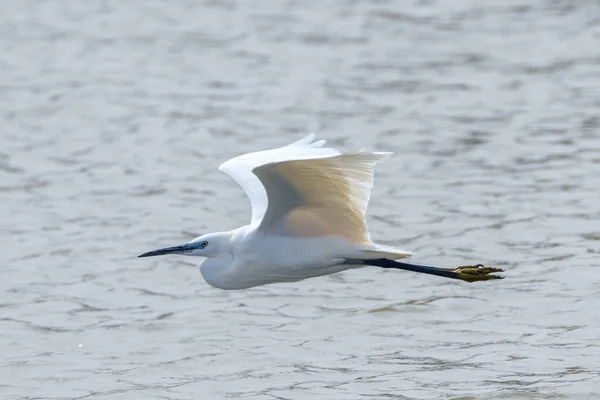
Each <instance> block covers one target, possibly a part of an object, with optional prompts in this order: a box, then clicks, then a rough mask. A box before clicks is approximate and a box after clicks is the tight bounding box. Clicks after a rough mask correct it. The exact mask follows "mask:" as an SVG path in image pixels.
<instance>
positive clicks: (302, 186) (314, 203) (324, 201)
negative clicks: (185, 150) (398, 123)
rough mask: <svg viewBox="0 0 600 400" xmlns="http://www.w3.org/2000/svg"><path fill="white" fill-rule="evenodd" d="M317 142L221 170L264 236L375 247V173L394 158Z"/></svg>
mask: <svg viewBox="0 0 600 400" xmlns="http://www.w3.org/2000/svg"><path fill="white" fill-rule="evenodd" d="M313 139H314V136H313V135H311V136H308V137H306V138H304V139H302V140H300V141H298V142H295V143H293V144H291V145H289V146H285V147H281V148H279V149H274V150H268V151H264V152H258V153H251V154H247V155H244V156H241V157H237V158H234V159H233V160H230V161H228V162H226V163H225V164H223V165H222V166H221V167H220V169H221V170H222V171H223V172H225V173H227V175H229V176H231V177H232V178H233V179H234V180H235V181H236V182H238V184H239V185H240V186H241V187H242V188H243V189H244V191H245V192H246V194H247V195H248V197H249V198H250V201H251V203H252V223H253V224H256V225H257V226H258V229H260V230H263V231H268V232H277V233H279V234H282V235H286V236H296V237H316V236H341V237H345V238H347V239H348V240H350V241H352V242H354V243H370V237H369V233H368V230H367V225H366V222H365V213H366V210H367V205H368V202H369V198H370V195H371V188H372V187H373V170H374V167H375V164H376V163H377V162H379V161H381V160H382V159H384V158H385V157H387V156H388V155H389V154H391V153H368V152H356V153H348V154H342V153H340V152H339V151H337V150H335V149H332V148H323V147H322V146H323V145H324V144H325V143H324V141H317V142H313Z"/></svg>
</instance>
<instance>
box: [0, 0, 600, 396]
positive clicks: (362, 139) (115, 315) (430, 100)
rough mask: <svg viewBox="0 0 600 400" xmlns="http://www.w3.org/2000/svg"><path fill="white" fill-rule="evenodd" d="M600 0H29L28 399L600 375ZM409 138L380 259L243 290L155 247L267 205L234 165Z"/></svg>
mask: <svg viewBox="0 0 600 400" xmlns="http://www.w3.org/2000/svg"><path fill="white" fill-rule="evenodd" d="M599 22H600V7H599V6H598V3H597V2H596V1H586V0H581V1H550V0H528V1H527V0H514V1H507V0H502V1H501V0H490V1H485V2H481V1H467V0H462V1H453V2H443V1H435V0H421V1H372V2H369V1H349V2H332V1H329V2H320V1H304V2H291V1H288V2H285V1H275V2H261V1H256V0H255V1H245V2H242V1H185V0H177V1H176V0H172V1H170V2H162V1H157V0H155V1H130V2H117V1H103V2H94V1H51V0H44V1H42V0H18V1H17V0H8V1H5V2H4V3H3V7H2V13H0V32H1V34H0V46H1V49H2V55H1V56H0V67H1V71H2V73H1V74H0V89H1V91H0V93H1V95H0V135H1V136H0V138H1V146H0V199H1V201H2V207H0V221H2V224H1V225H0V239H1V242H2V244H3V247H2V250H3V251H2V252H0V267H1V268H0V293H1V297H0V322H1V325H0V326H1V335H0V352H1V353H2V360H1V361H0V394H2V396H1V397H2V398H7V399H111V400H112V399H127V400H129V399H178V400H179V399H182V400H183V399H220V398H236V399H238V398H243V399H253V400H258V399H260V400H263V399H265V400H267V399H382V398H393V399H463V400H466V399H548V398H574V399H588V398H589V399H592V398H595V396H596V394H597V393H598V392H600V372H599V371H600V348H599V343H598V338H599V337H600V313H599V312H598V309H600V300H599V298H600V274H599V271H598V259H599V253H600V227H599V221H600V200H599V191H598V187H599V185H600V128H599V126H600V116H599V111H598V110H600V66H599V65H600V30H599V28H598V26H599ZM313 130H318V131H319V132H320V136H321V137H324V138H326V139H328V140H330V142H331V143H333V144H334V145H336V146H339V147H340V148H342V149H344V150H354V149H357V148H368V149H376V150H392V151H394V152H395V156H394V157H393V158H391V159H389V160H387V161H386V162H385V163H383V164H381V165H380V167H379V168H378V170H377V184H376V187H375V189H374V193H373V198H372V202H371V206H370V209H369V225H370V228H371V230H372V236H373V237H374V238H375V239H377V240H380V241H381V242H383V243H387V244H390V245H395V246H398V247H401V248H406V249H410V250H413V251H415V252H416V253H417V255H416V256H415V262H420V263H429V264H432V265H439V266H448V267H449V266H455V265H462V264H472V263H477V262H482V263H485V264H489V265H495V266H500V267H502V268H505V269H506V270H507V272H506V277H507V279H505V280H503V281H496V282H484V283H481V284H466V283H462V282H455V281H449V280H445V279H441V278H436V277H431V276H424V275H419V274H414V273H410V272H401V271H386V270H378V269H376V268H367V269H362V270H357V271H349V272H344V273H341V274H337V275H333V276H329V277H324V278H318V279H312V280H307V281H304V282H300V283H295V284H280V285H271V286H264V287H260V288H256V289H252V290H246V291H240V292H226V291H220V290H217V289H214V288H211V287H209V286H208V285H207V284H206V283H204V282H203V280H202V278H201V276H200V275H199V273H198V269H197V262H198V260H196V259H191V258H183V257H162V258H156V259H143V260H140V259H137V258H135V256H136V255H137V254H139V253H141V252H143V251H147V250H151V249H154V248H157V247H161V246H167V245H174V244H178V243H181V242H184V241H186V240H188V239H190V238H191V237H193V236H196V235H197V234H200V233H203V232H209V231H214V230H225V229H232V228H235V227H237V226H240V225H242V224H245V223H246V222H247V221H248V220H249V204H248V203H247V201H246V200H245V198H244V197H243V193H242V191H241V190H240V189H239V188H238V187H237V186H235V184H234V183H233V182H232V181H230V180H229V179H228V178H227V177H226V176H224V175H222V174H221V173H220V172H219V171H218V170H217V166H218V165H219V163H221V162H222V161H224V160H227V159H228V158H230V157H233V156H235V155H238V154H240V153H243V152H247V151H252V150H258V149H263V148H268V147H276V146H280V145H284V144H287V143H289V142H291V141H293V140H297V139H298V138H300V137H302V136H303V135H304V134H306V133H307V132H309V131H313Z"/></svg>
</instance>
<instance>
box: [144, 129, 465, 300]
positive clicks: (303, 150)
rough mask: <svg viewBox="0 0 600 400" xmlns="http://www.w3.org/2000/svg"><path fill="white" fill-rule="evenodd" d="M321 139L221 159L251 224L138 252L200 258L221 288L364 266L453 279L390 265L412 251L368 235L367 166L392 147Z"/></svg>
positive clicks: (208, 278) (369, 181)
mask: <svg viewBox="0 0 600 400" xmlns="http://www.w3.org/2000/svg"><path fill="white" fill-rule="evenodd" d="M324 145H325V141H324V140H317V141H315V140H314V135H309V136H307V137H305V138H303V139H301V140H299V141H297V142H294V143H292V144H290V145H287V146H284V147H280V148H276V149H272V150H265V151H259V152H255V153H249V154H244V155H241V156H239V157H235V158H233V159H231V160H229V161H227V162H225V163H223V164H222V165H221V166H220V167H219V169H220V170H221V171H222V172H224V173H225V174H226V175H228V176H229V177H230V178H232V179H233V180H234V181H235V182H237V183H238V184H239V185H240V186H241V187H242V189H243V190H244V191H245V192H246V195H247V196H248V198H249V199H250V202H251V204H252V218H251V221H250V224H249V225H246V226H243V227H241V228H238V229H235V230H233V231H229V232H217V233H211V234H207V235H203V236H200V237H198V238H196V239H194V240H192V241H191V242H189V243H186V244H184V245H181V246H174V247H168V248H164V249H159V250H154V251H151V252H148V253H144V254H142V255H140V257H149V256H156V255H163V254H183V255H189V256H202V257H206V260H205V261H204V262H203V263H202V265H201V269H200V270H201V273H202V276H203V277H204V279H205V280H206V281H207V282H208V283H209V284H210V285H212V286H215V287H218V288H221V289H246V288H250V287H253V286H258V285H264V284H268V283H276V282H291V281H298V280H302V279H306V278H311V277H315V276H321V275H327V274H331V273H335V272H339V271H343V270H346V269H350V268H357V267H362V266H364V265H369V264H370V265H377V266H381V267H384V268H400V269H410V270H413V271H417V272H425V273H430V274H434V275H442V276H447V277H455V276H452V275H450V274H451V273H449V272H447V271H446V270H442V269H436V268H434V267H422V266H416V267H415V266H412V265H409V264H402V263H395V264H394V261H393V260H396V259H401V258H406V257H410V256H411V255H412V253H411V252H409V251H404V250H399V249H395V248H390V247H385V246H380V245H377V244H375V243H373V242H372V241H371V238H370V235H369V231H368V229H367V224H366V221H365V214H366V211H367V205H368V203H369V198H370V195H371V189H372V187H373V180H374V179H373V170H374V167H375V165H376V164H377V163H378V162H379V161H381V160H383V159H384V158H386V157H388V156H389V155H390V154H391V153H383V152H366V151H358V152H353V153H342V152H340V151H339V150H336V149H334V148H330V147H324ZM407 266H408V267H407ZM440 271H441V272H440ZM458 279H462V278H458Z"/></svg>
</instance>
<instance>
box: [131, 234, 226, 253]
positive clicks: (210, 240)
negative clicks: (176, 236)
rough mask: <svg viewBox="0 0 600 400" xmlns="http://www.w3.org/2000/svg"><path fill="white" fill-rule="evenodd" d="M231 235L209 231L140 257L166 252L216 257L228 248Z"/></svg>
mask: <svg viewBox="0 0 600 400" xmlns="http://www.w3.org/2000/svg"><path fill="white" fill-rule="evenodd" d="M228 243H229V236H228V235H226V234H225V233H221V232H219V233H208V234H206V235H202V236H199V237H197V238H196V239H194V240H192V241H191V242H188V243H185V244H182V245H179V246H172V247H165V248H162V249H158V250H152V251H149V252H147V253H143V254H140V255H139V256H138V257H152V256H162V255H165V254H182V255H184V256H200V257H216V256H218V255H219V254H220V253H222V252H224V251H226V250H227V248H228V246H227V244H228Z"/></svg>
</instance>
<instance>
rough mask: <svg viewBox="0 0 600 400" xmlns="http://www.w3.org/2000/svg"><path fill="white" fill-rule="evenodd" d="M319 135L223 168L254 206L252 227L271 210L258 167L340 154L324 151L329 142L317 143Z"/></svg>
mask: <svg viewBox="0 0 600 400" xmlns="http://www.w3.org/2000/svg"><path fill="white" fill-rule="evenodd" d="M314 139H315V135H314V134H310V135H308V136H306V137H305V138H303V139H300V140H298V141H297V142H294V143H292V144H289V145H287V146H283V147H279V148H275V149H271V150H264V151H257V152H254V153H248V154H243V155H241V156H238V157H235V158H232V159H231V160H229V161H226V162H224V163H223V164H221V165H220V166H219V170H220V171H221V172H223V173H224V174H225V175H227V176H229V177H230V178H231V179H233V180H234V181H235V182H236V183H237V184H238V185H239V186H240V187H241V188H242V189H243V190H244V192H245V193H246V196H248V199H250V203H251V206H252V219H251V224H253V225H258V224H260V222H261V221H262V219H263V216H264V215H265V212H266V211H267V205H268V198H267V192H266V191H265V188H264V186H263V184H262V183H261V182H260V180H259V179H258V177H257V176H256V175H254V172H252V171H253V170H254V168H256V167H259V166H261V165H265V164H269V163H273V162H278V161H286V160H293V159H298V158H300V159H303V158H304V159H305V158H314V157H316V158H319V157H327V156H332V155H337V154H340V153H339V152H338V151H337V150H335V149H331V148H324V147H323V145H324V144H325V140H317V141H314Z"/></svg>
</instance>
